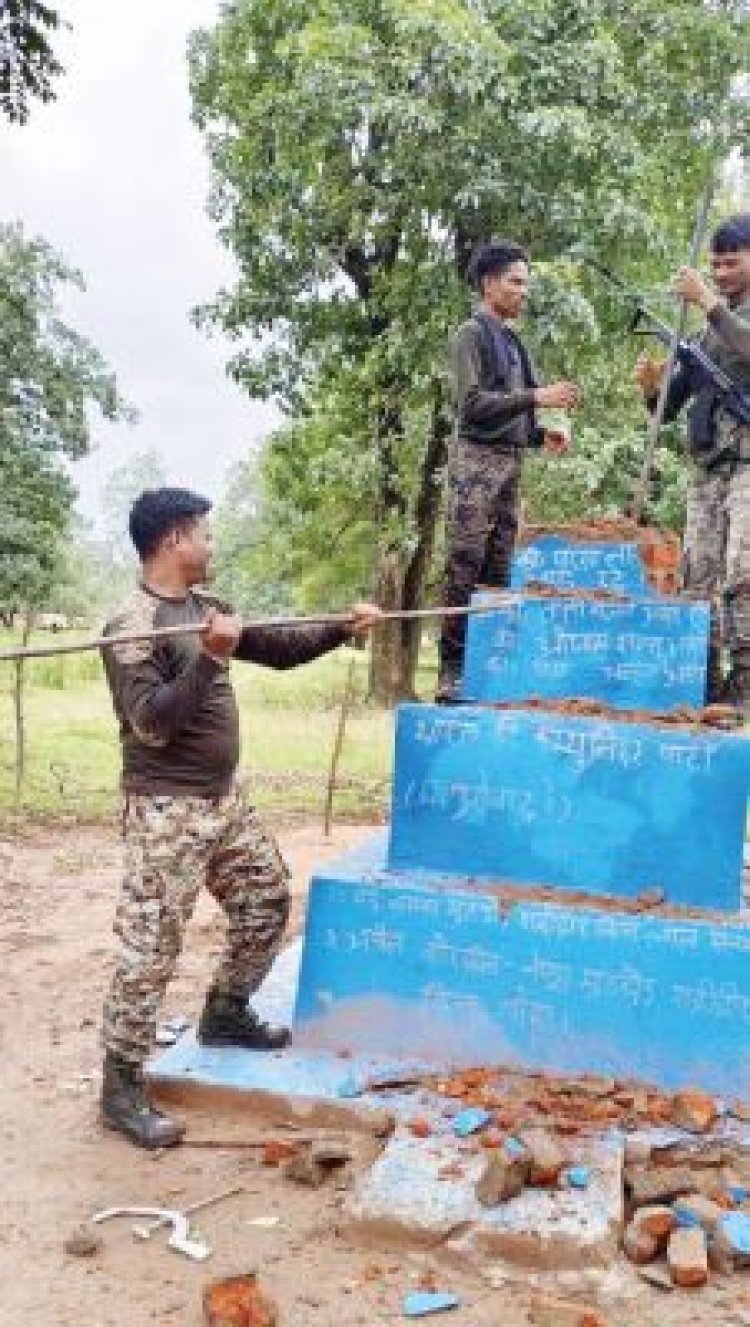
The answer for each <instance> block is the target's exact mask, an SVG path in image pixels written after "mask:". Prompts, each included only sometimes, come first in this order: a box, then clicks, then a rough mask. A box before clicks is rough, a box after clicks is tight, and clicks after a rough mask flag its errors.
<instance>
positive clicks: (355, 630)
mask: <svg viewBox="0 0 750 1327" xmlns="http://www.w3.org/2000/svg"><path fill="white" fill-rule="evenodd" d="M382 616H383V613H382V610H381V609H380V608H378V606H377V604H366V603H362V604H353V605H352V609H351V612H350V615H349V621H350V630H351V633H352V635H353V636H356V637H357V639H358V640H359V639H362V640H363V639H364V638H365V636H367V635H368V634H369V632H370V631H371V629H372V627H374V626H375V624H376V623H377V622H379V621H380V619H381V618H382Z"/></svg>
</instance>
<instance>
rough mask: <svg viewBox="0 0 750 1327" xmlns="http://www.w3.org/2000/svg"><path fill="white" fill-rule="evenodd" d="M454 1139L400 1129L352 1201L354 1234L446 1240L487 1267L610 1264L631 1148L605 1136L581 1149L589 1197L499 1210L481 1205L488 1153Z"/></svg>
mask: <svg viewBox="0 0 750 1327" xmlns="http://www.w3.org/2000/svg"><path fill="white" fill-rule="evenodd" d="M458 1159H459V1163H460V1167H461V1170H460V1172H459V1173H455V1171H454V1170H453V1169H452V1168H449V1166H448V1165H447V1164H446V1163H447V1162H448V1161H451V1162H455V1160H456V1144H455V1141H454V1140H452V1139H451V1140H448V1141H446V1140H443V1139H440V1138H439V1137H438V1138H432V1139H430V1140H429V1143H425V1142H421V1141H419V1140H416V1139H414V1138H413V1137H412V1136H411V1135H410V1134H409V1133H408V1132H407V1131H406V1130H398V1131H397V1133H396V1134H395V1135H394V1136H393V1138H392V1139H391V1140H390V1141H389V1142H388V1143H387V1145H386V1147H385V1148H384V1150H383V1152H382V1153H381V1154H380V1156H379V1157H378V1159H377V1160H376V1161H375V1164H374V1165H373V1167H372V1169H371V1170H370V1171H369V1172H368V1174H366V1175H363V1176H361V1177H359V1179H358V1180H357V1181H356V1183H355V1187H354V1190H353V1192H352V1194H351V1195H350V1197H349V1199H348V1200H347V1202H346V1205H345V1208H344V1216H345V1220H346V1228H347V1230H348V1231H349V1232H350V1233H351V1234H352V1235H353V1236H355V1237H356V1238H359V1239H368V1240H370V1239H375V1240H386V1241H390V1240H397V1241H398V1242H399V1244H400V1245H402V1246H403V1245H406V1246H408V1245H411V1246H412V1247H417V1248H418V1247H421V1246H426V1245H427V1246H429V1245H435V1244H441V1245H442V1246H443V1248H442V1251H443V1254H444V1255H445V1256H446V1257H448V1256H449V1255H450V1257H451V1258H453V1260H454V1261H455V1262H456V1263H457V1264H463V1265H466V1266H472V1267H477V1266H481V1265H484V1264H485V1263H486V1262H487V1261H488V1260H491V1259H497V1258H505V1259H508V1260H509V1261H512V1262H516V1263H520V1264H523V1265H525V1266H528V1267H537V1268H580V1267H582V1266H600V1267H603V1266H607V1265H608V1264H609V1263H610V1262H611V1260H612V1259H613V1258H614V1257H615V1256H616V1253H617V1249H618V1245H619V1240H620V1235H621V1231H622V1222H623V1200H622V1147H621V1145H620V1144H619V1143H618V1142H616V1141H615V1140H606V1141H605V1140H598V1141H596V1142H593V1143H591V1144H590V1145H589V1144H587V1145H586V1147H585V1148H584V1149H581V1153H580V1158H579V1159H580V1160H581V1161H582V1162H584V1163H585V1164H586V1165H587V1166H588V1167H589V1170H590V1173H591V1183H590V1185H589V1188H588V1189H587V1190H586V1191H585V1192H581V1191H578V1190H574V1189H569V1188H564V1189H559V1190H555V1189H526V1190H524V1191H523V1192H522V1193H521V1194H519V1195H518V1196H517V1197H515V1198H512V1199H511V1200H509V1201H508V1202H505V1203H503V1204H501V1205H500V1206H498V1207H495V1208H491V1209H488V1208H486V1207H483V1206H482V1205H481V1203H480V1202H479V1201H478V1200H477V1197H476V1193H475V1186H476V1183H477V1181H478V1180H479V1178H480V1176H481V1173H482V1170H483V1168H484V1164H485V1158H484V1156H483V1155H482V1154H481V1151H479V1150H474V1149H473V1148H472V1149H471V1150H466V1151H464V1152H460V1153H459V1154H458Z"/></svg>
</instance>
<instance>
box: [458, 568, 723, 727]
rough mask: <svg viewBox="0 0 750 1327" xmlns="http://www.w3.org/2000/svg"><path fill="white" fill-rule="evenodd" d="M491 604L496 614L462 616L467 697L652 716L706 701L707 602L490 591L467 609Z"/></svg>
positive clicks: (466, 698)
mask: <svg viewBox="0 0 750 1327" xmlns="http://www.w3.org/2000/svg"><path fill="white" fill-rule="evenodd" d="M493 598H495V599H497V605H498V606H497V613H488V614H482V615H477V616H476V617H471V618H469V622H468V632H467V651H466V665H465V669H464V676H463V685H462V697H463V699H464V700H469V701H472V700H473V701H496V700H508V701H513V700H526V699H528V698H529V696H532V695H533V696H539V697H542V698H544V699H552V700H560V699H564V698H565V697H568V696H584V697H588V698H590V699H595V700H601V701H604V702H605V703H607V704H609V705H611V706H613V707H615V708H618V709H652V710H668V709H673V708H674V707H675V706H678V705H690V706H700V705H703V704H704V701H705V691H706V659H707V652H708V628H709V609H708V605H707V604H697V603H685V602H680V601H679V600H676V599H653V598H651V599H645V598H639V599H629V600H627V601H622V602H611V601H600V600H594V599H581V598H565V597H562V596H561V597H560V598H555V599H552V598H546V597H545V598H540V597H534V596H532V595H523V594H521V593H519V594H513V595H507V594H506V595H504V596H503V595H500V596H498V595H495V596H493V595H492V594H490V593H488V592H485V593H483V594H479V595H476V596H475V600H474V602H476V603H480V604H481V603H491V602H492V600H493Z"/></svg>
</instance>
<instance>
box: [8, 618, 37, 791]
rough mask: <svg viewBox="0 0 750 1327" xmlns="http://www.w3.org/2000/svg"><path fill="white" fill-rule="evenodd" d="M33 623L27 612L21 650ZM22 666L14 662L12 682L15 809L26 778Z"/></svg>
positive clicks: (22, 661)
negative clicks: (14, 735) (14, 741)
mask: <svg viewBox="0 0 750 1327" xmlns="http://www.w3.org/2000/svg"><path fill="white" fill-rule="evenodd" d="M33 621H34V615H33V613H31V612H27V613H25V614H24V619H23V632H22V634H21V646H22V648H23V647H25V646H26V645H28V643H29V636H30V635H31V627H32V623H33ZM24 664H25V660H24V659H17V660H16V662H15V664H14V673H15V676H14V680H13V714H14V717H15V729H16V795H15V801H16V808H18V807H19V806H20V805H21V793H22V792H23V782H24V778H25V776H26V724H25V722H24V713H23V684H24Z"/></svg>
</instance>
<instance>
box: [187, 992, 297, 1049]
mask: <svg viewBox="0 0 750 1327" xmlns="http://www.w3.org/2000/svg"><path fill="white" fill-rule="evenodd" d="M198 1040H199V1042H200V1044H201V1046H238V1047H240V1048H241V1049H242V1050H246V1051H280V1050H282V1048H283V1047H284V1046H287V1045H288V1044H289V1040H290V1032H289V1029H288V1028H285V1027H274V1026H273V1024H271V1023H264V1022H263V1021H262V1019H260V1018H258V1015H257V1014H256V1013H254V1012H253V1010H252V1009H250V1007H249V1006H248V1004H247V1001H246V1000H244V999H243V997H242V996H241V995H227V994H225V993H224V992H223V991H214V990H210V991H209V992H208V995H207V996H206V1003H205V1005H204V1007H203V1013H202V1014H201V1018H200V1023H199V1024H198Z"/></svg>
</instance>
